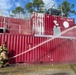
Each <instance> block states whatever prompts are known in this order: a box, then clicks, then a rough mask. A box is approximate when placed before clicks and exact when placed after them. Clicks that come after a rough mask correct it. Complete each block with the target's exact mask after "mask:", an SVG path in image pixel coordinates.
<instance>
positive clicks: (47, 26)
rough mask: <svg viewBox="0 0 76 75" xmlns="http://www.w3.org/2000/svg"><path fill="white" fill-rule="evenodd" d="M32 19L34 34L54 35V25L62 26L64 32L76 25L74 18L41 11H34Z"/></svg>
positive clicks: (61, 29)
mask: <svg viewBox="0 0 76 75" xmlns="http://www.w3.org/2000/svg"><path fill="white" fill-rule="evenodd" d="M31 20H32V22H31V24H32V27H33V33H34V34H44V35H53V34H54V32H53V31H54V27H60V31H61V32H62V31H64V30H66V29H68V28H70V27H72V26H74V25H75V22H74V19H73V18H66V17H61V16H54V15H48V14H41V13H33V15H32V18H31Z"/></svg>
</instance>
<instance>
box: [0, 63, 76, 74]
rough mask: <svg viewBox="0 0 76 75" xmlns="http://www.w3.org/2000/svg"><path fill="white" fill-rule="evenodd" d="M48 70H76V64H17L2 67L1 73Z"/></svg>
mask: <svg viewBox="0 0 76 75" xmlns="http://www.w3.org/2000/svg"><path fill="white" fill-rule="evenodd" d="M47 70H68V71H72V70H74V71H76V64H69V65H68V64H62V65H51V64H50V65H16V66H9V67H4V68H0V75H29V74H31V73H32V74H33V73H34V74H35V73H38V72H41V71H44V72H45V71H47Z"/></svg>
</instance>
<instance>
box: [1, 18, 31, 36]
mask: <svg viewBox="0 0 76 75" xmlns="http://www.w3.org/2000/svg"><path fill="white" fill-rule="evenodd" d="M0 28H6V30H7V31H6V32H7V33H13V34H18V33H20V34H28V35H31V34H32V28H31V24H30V20H24V19H17V18H10V17H0Z"/></svg>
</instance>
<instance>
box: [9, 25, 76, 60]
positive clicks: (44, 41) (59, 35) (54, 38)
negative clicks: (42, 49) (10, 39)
mask: <svg viewBox="0 0 76 75" xmlns="http://www.w3.org/2000/svg"><path fill="white" fill-rule="evenodd" d="M74 28H76V26H74V27H71V28H68V29H66V30H65V31H63V32H61V33H60V34H58V35H56V36H53V37H52V38H50V39H48V40H46V41H44V42H42V43H40V44H38V45H36V46H34V47H32V48H30V49H28V50H26V51H24V52H22V53H20V54H17V55H15V56H13V57H11V58H9V59H12V58H16V57H18V56H20V55H23V54H25V53H27V52H29V51H32V50H33V49H35V48H37V47H39V46H41V45H43V44H45V43H47V42H49V41H51V40H53V39H55V38H57V37H61V36H60V35H62V34H64V33H66V32H67V31H70V30H72V29H74Z"/></svg>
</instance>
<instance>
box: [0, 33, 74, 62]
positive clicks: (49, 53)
mask: <svg viewBox="0 0 76 75" xmlns="http://www.w3.org/2000/svg"><path fill="white" fill-rule="evenodd" d="M75 35H76V34H75ZM48 39H50V38H44V37H34V36H29V35H28V36H27V35H21V34H0V45H1V44H2V42H3V41H6V42H7V47H8V50H9V57H13V56H15V55H17V54H20V53H22V52H24V51H27V50H28V49H30V48H32V47H34V46H36V45H38V44H40V43H42V42H44V41H46V40H48ZM75 44H76V40H73V39H72V40H70V39H58V38H55V39H53V40H51V41H49V42H47V43H45V44H43V45H41V46H39V47H37V48H35V49H33V50H31V51H29V52H27V53H25V54H22V55H20V56H18V57H16V58H12V59H10V61H9V62H10V63H19V62H24V63H63V62H64V63H65V62H68V63H71V62H73V63H74V62H76V47H75Z"/></svg>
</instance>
